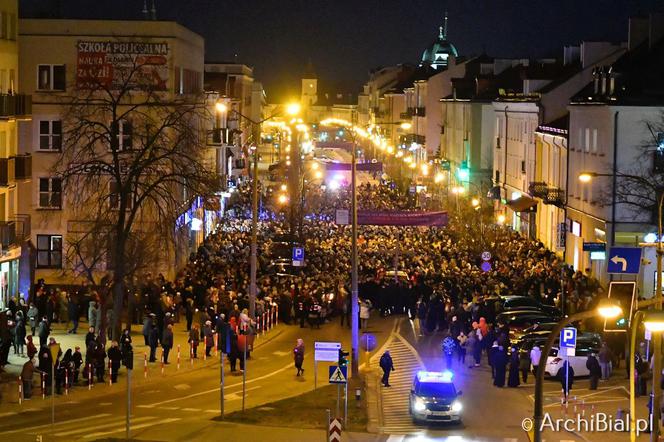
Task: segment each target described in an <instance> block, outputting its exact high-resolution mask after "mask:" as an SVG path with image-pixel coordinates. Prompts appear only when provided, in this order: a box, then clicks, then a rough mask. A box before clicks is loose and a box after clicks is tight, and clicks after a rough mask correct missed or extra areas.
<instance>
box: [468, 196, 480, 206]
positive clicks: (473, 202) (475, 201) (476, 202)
mask: <svg viewBox="0 0 664 442" xmlns="http://www.w3.org/2000/svg"><path fill="white" fill-rule="evenodd" d="M470 204H472V205H473V207H477V206H479V205H480V200H478V199H477V198H473V199H472V200H471V201H470Z"/></svg>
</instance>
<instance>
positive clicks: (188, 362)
mask: <svg viewBox="0 0 664 442" xmlns="http://www.w3.org/2000/svg"><path fill="white" fill-rule="evenodd" d="M288 328H289V326H287V325H283V324H279V325H276V326H273V327H272V328H271V329H270V330H268V331H265V332H264V333H262V334H261V333H259V334H258V335H257V336H256V339H255V342H254V351H256V350H258V349H260V347H261V346H262V345H263V344H265V343H267V342H269V341H271V340H272V339H274V338H276V337H278V336H279V335H281V334H282V333H283V332H284V331H285V330H287V329H288ZM87 329H88V327H87V323H81V324H80V326H79V333H77V334H68V333H67V330H66V329H65V324H54V325H53V329H52V331H51V334H50V335H49V337H54V338H55V340H56V342H58V343H59V344H60V347H61V349H62V352H63V353H64V352H65V351H66V350H67V349H69V348H71V349H72V350H74V347H76V346H80V347H81V353H82V355H83V359H84V360H85V353H86V350H85V333H87ZM142 329H143V326H142V325H138V324H134V325H132V332H131V338H132V346H133V350H134V371H133V373H134V376H133V379H137V378H138V379H140V380H141V381H146V382H150V381H154V380H160V379H163V376H175V375H178V376H179V375H182V374H186V373H190V372H194V371H197V370H201V369H204V368H206V367H209V366H211V365H212V364H214V363H217V364H218V361H219V356H218V354H217V353H216V352H215V349H214V348H213V349H212V351H211V352H210V357H208V358H205V356H204V355H205V347H204V345H203V342H202V341H201V343H200V345H199V346H198V352H197V355H198V358H197V359H193V360H192V359H190V355H189V343H188V342H187V340H188V338H189V332H187V330H186V322H185V321H180V322H179V323H175V324H174V326H173V348H172V349H171V352H170V354H169V358H168V359H169V364H165V365H164V366H163V376H162V365H161V363H160V362H159V359H160V357H161V353H162V349H161V347H157V362H154V363H150V362H148V363H147V367H146V361H147V359H148V357H149V354H150V347H148V346H146V345H145V342H144V338H143V334H142ZM37 343H38V338H37ZM108 346H110V343H107V348H108ZM178 347H179V350H180V351H179V353H180V358H179V360H180V363H179V364H178ZM27 360H28V358H27V356H19V355H15V354H13V350H10V355H9V364H7V365H6V366H5V372H4V373H3V374H2V381H1V383H0V407H4V406H5V405H7V404H14V405H16V404H17V403H18V392H17V388H18V387H17V385H18V384H17V380H18V376H19V375H20V373H21V369H22V367H23V364H24V363H25V362H26V361H27ZM106 363H107V364H108V358H107V359H106ZM227 363H228V362H227ZM82 372H83V368H81V374H80V375H79V383H78V386H76V387H75V388H73V389H72V390H70V392H69V393H70V394H72V393H73V391H75V392H76V394H80V393H81V392H83V391H85V392H87V393H88V394H89V391H88V389H87V388H86V386H87V382H86V381H85V380H84V379H82ZM126 374H127V369H126V367H124V366H121V368H120V372H119V379H118V382H119V383H122V381H123V378H126ZM104 379H105V382H106V383H107V384H108V381H109V379H110V377H109V375H108V368H107V369H106V374H105V376H104ZM93 383H94V384H97V382H96V379H93ZM97 390H99V389H96V390H95V389H94V388H93V389H92V390H91V391H97ZM63 391H64V390H63ZM40 395H41V389H40V386H39V375H38V374H36V373H35V376H34V378H33V397H37V396H40ZM59 397H60V398H65V397H67V396H65V395H64V394H63V395H61V396H57V395H56V401H57V400H58V398H59Z"/></svg>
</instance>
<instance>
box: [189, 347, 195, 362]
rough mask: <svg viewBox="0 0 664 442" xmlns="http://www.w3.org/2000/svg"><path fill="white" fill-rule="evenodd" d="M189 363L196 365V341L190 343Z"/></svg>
mask: <svg viewBox="0 0 664 442" xmlns="http://www.w3.org/2000/svg"><path fill="white" fill-rule="evenodd" d="M189 363H190V364H191V366H192V367H193V366H194V341H191V344H189Z"/></svg>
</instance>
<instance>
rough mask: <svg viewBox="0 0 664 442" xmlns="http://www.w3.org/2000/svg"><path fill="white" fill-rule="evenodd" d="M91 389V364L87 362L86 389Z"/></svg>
mask: <svg viewBox="0 0 664 442" xmlns="http://www.w3.org/2000/svg"><path fill="white" fill-rule="evenodd" d="M91 389H92V364H88V390H91Z"/></svg>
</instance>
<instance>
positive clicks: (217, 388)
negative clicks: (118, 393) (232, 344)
mask: <svg viewBox="0 0 664 442" xmlns="http://www.w3.org/2000/svg"><path fill="white" fill-rule="evenodd" d="M292 368H293V363H292V362H289V363H288V364H287V365H285V366H283V367H282V368H280V369H279V370H276V371H273V372H272V373H268V374H265V375H263V376H259V377H257V378H252V379H249V380H247V382H246V383H247V384H251V383H254V382H256V381H260V380H263V379H267V378H270V377H272V376H274V375H276V374H277V373H281V372H282V371H286V370H290V369H292ZM238 385H242V382H241V381H240V382H236V383H235V384H231V385H226V387H225V388H232V387H237V386H238ZM219 390H220V387H216V388H213V389H211V390H205V391H201V392H198V393H193V394H190V395H187V396H182V397H178V398H174V399H168V400H165V401H160V402H154V403H152V404H146V405H145V406H143V407H141V408H152V407H156V406H157V405H162V404H168V403H171V402H176V401H181V400H183V399H191V398H192V397H198V396H203V395H205V394H210V393H216V392H217V391H219Z"/></svg>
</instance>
